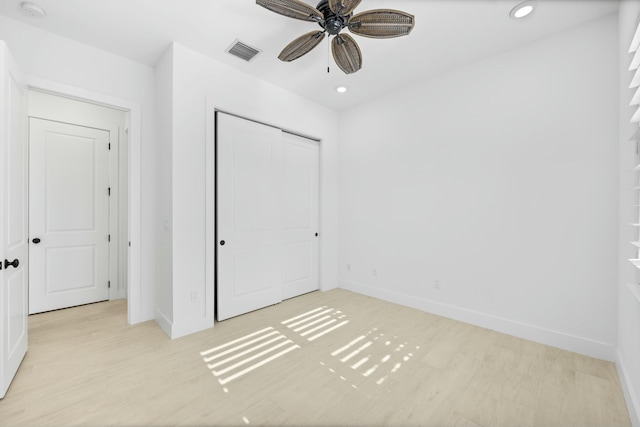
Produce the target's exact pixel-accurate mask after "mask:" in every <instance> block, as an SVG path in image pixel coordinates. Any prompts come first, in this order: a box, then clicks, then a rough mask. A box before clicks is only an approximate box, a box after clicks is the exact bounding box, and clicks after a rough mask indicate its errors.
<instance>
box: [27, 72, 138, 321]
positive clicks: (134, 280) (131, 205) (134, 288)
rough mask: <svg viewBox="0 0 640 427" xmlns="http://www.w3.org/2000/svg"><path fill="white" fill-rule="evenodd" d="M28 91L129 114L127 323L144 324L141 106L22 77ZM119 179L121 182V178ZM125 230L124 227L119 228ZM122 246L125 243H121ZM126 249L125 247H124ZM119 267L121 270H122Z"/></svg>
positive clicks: (42, 80)
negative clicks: (31, 90)
mask: <svg viewBox="0 0 640 427" xmlns="http://www.w3.org/2000/svg"><path fill="white" fill-rule="evenodd" d="M24 80H25V84H26V86H27V88H28V89H33V90H37V91H40V92H45V93H49V94H52V95H57V96H62V97H65V98H72V99H76V100H78V101H83V102H88V103H91V104H96V105H101V106H104V107H109V108H113V109H116V110H122V111H124V112H125V113H128V126H127V129H126V130H125V132H124V133H123V134H124V139H125V141H123V142H124V145H125V146H128V164H129V167H128V168H126V167H123V168H122V170H127V169H128V170H127V173H126V175H125V178H126V179H127V180H128V185H127V187H128V194H127V196H128V202H127V205H128V206H127V211H128V214H127V224H126V225H128V230H129V233H128V234H129V244H128V245H129V248H128V249H129V251H128V259H129V262H128V266H127V322H128V323H129V324H135V323H140V322H143V321H144V320H147V319H145V318H144V317H143V313H142V308H141V307H142V282H141V280H140V279H141V274H140V273H141V271H140V270H141V259H142V253H141V202H140V200H141V197H140V196H141V194H140V185H141V137H140V135H141V128H142V122H141V117H142V116H141V106H140V104H138V103H135V102H131V101H128V100H125V99H121V98H117V97H112V96H109V95H104V94H102V93H98V92H94V91H90V90H87V89H82V88H78V87H75V86H70V85H66V84H63V83H58V82H52V81H49V80H45V79H40V78H37V77H33V76H25V78H24ZM119 178H121V179H122V178H123V176H122V175H121V176H120V177H119ZM121 225H122V226H124V225H125V224H121ZM123 243H124V242H123ZM125 247H126V246H125ZM121 267H122V266H121Z"/></svg>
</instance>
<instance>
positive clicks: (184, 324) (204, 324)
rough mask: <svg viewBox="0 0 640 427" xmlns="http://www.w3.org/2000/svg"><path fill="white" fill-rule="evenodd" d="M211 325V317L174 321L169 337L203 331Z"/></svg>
mask: <svg viewBox="0 0 640 427" xmlns="http://www.w3.org/2000/svg"><path fill="white" fill-rule="evenodd" d="M212 327H213V318H208V317H204V316H203V317H194V318H191V319H187V320H184V321H179V322H174V323H173V328H172V330H171V335H170V336H171V339H176V338H180V337H184V336H187V335H191V334H195V333H196V332H200V331H204V330H205V329H209V328H212Z"/></svg>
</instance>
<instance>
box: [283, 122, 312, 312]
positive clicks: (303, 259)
mask: <svg viewBox="0 0 640 427" xmlns="http://www.w3.org/2000/svg"><path fill="white" fill-rule="evenodd" d="M283 168H284V178H283V188H282V299H288V298H292V297H295V296H298V295H302V294H305V293H307V292H311V291H315V290H317V289H318V260H319V258H318V248H319V243H318V242H319V237H318V214H319V206H318V205H319V192H320V143H319V142H317V141H312V140H310V139H307V138H302V137H299V136H296V135H291V134H289V133H283Z"/></svg>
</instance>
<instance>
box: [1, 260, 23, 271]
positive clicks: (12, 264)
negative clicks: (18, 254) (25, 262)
mask: <svg viewBox="0 0 640 427" xmlns="http://www.w3.org/2000/svg"><path fill="white" fill-rule="evenodd" d="M19 265H20V260H18V258H16V259H14V260H13V261H11V262H9V260H8V259H5V260H4V269H5V270H6V269H7V268H9V266H11V267H13V268H18V266H19Z"/></svg>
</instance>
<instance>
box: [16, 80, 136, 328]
mask: <svg viewBox="0 0 640 427" xmlns="http://www.w3.org/2000/svg"><path fill="white" fill-rule="evenodd" d="M26 83H27V86H28V89H29V93H28V96H29V98H30V100H31V98H35V97H38V98H39V102H34V103H28V111H27V116H29V118H30V120H31V117H34V118H39V119H43V118H44V119H46V120H49V121H50V122H61V123H73V121H74V120H75V119H76V118H77V117H81V118H82V119H83V120H84V127H85V128H87V129H103V128H104V127H105V126H104V125H100V124H99V123H96V122H95V121H94V122H92V121H91V120H90V119H88V118H87V116H86V115H84V114H86V111H85V113H79V111H78V110H77V107H78V106H79V105H80V106H83V107H85V108H88V111H92V110H93V111H94V112H95V111H99V110H102V111H107V112H111V114H112V116H117V115H119V116H120V117H121V119H120V122H119V124H118V125H117V126H116V129H114V127H113V126H107V127H108V128H109V129H108V131H109V133H110V134H113V135H114V136H115V135H117V141H111V144H112V145H111V149H112V151H111V157H112V158H113V161H110V164H109V168H108V174H109V180H110V183H113V184H111V185H110V187H111V188H110V189H109V188H107V189H106V191H107V192H108V191H111V197H110V199H111V200H110V202H111V203H110V204H109V212H108V216H109V225H108V233H107V236H106V237H107V239H111V242H112V244H111V245H110V247H109V249H108V257H109V262H108V267H107V269H108V279H107V289H108V297H107V299H109V300H114V299H121V298H126V299H127V323H129V324H135V323H139V322H141V321H144V320H148V315H146V314H145V313H144V312H143V304H142V300H141V295H142V294H143V289H142V284H141V281H140V274H141V273H140V268H141V251H140V248H141V245H140V235H141V222H140V212H141V202H140V200H141V198H140V182H141V179H140V173H141V171H140V128H141V111H140V110H141V107H140V105H139V104H137V103H134V102H130V101H127V100H123V99H120V98H114V97H111V96H106V95H103V94H100V93H96V92H91V91H87V90H84V89H80V88H76V87H73V86H67V85H64V84H60V83H54V82H49V81H45V80H41V79H34V78H31V79H27V82H26ZM56 105H57V106H58V108H56V107H55V106H56ZM74 115H75V116H74ZM38 116H39V117H38ZM116 144H117V146H116ZM114 149H116V150H114ZM115 153H117V154H115ZM112 165H115V166H114V167H112ZM114 196H115V197H114ZM116 199H117V200H116ZM33 238H34V236H30V246H33V245H32V242H31V240H32V239H33ZM35 238H37V236H36V237H35ZM109 282H110V283H109Z"/></svg>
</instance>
